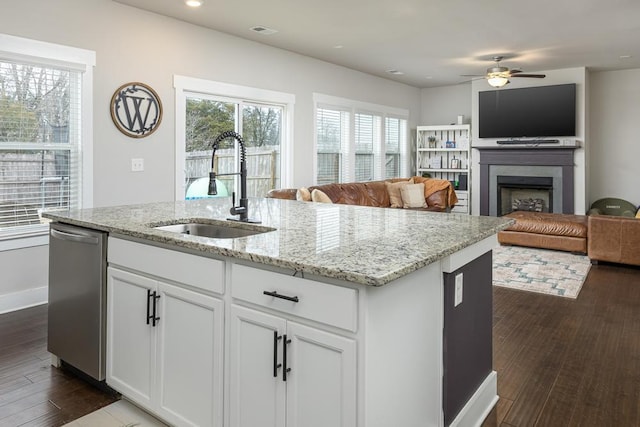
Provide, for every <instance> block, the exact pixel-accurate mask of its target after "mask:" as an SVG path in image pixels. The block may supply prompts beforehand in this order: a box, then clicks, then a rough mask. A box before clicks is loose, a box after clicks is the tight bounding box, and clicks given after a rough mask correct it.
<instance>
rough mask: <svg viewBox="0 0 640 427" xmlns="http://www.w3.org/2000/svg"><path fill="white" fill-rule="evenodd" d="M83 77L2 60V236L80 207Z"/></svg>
mask: <svg viewBox="0 0 640 427" xmlns="http://www.w3.org/2000/svg"><path fill="white" fill-rule="evenodd" d="M81 78H82V76H81V72H80V71H77V70H71V69H64V68H57V67H53V66H50V65H44V64H34V63H31V62H29V63H28V62H21V61H15V60H2V59H0V237H1V236H2V235H16V234H18V235H19V234H23V233H28V232H29V231H30V230H31V229H32V228H34V227H37V226H38V225H39V224H40V223H41V221H40V218H39V214H40V213H41V212H42V211H44V210H52V209H53V210H56V209H60V210H63V209H64V210H66V209H69V208H77V207H79V206H80V194H81V192H80V188H81V182H80V159H79V152H80V150H79V148H80V135H81V132H80V129H81V119H80V117H81V86H82V84H81V83H82V81H81Z"/></svg>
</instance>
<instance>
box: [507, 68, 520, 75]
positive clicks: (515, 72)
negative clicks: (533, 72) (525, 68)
mask: <svg viewBox="0 0 640 427" xmlns="http://www.w3.org/2000/svg"><path fill="white" fill-rule="evenodd" d="M521 72H522V70H518V69H517V68H516V69H514V70H511V71H509V73H511V74H518V73H521Z"/></svg>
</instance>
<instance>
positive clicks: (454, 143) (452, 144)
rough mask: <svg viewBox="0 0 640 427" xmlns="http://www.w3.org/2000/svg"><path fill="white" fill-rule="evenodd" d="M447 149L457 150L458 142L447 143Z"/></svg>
mask: <svg viewBox="0 0 640 427" xmlns="http://www.w3.org/2000/svg"><path fill="white" fill-rule="evenodd" d="M445 147H446V148H456V142H455V141H447V142H446V143H445Z"/></svg>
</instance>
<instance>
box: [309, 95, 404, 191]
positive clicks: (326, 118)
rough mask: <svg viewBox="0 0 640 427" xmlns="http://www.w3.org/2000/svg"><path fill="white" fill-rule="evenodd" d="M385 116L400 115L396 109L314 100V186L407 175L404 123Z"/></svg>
mask: <svg viewBox="0 0 640 427" xmlns="http://www.w3.org/2000/svg"><path fill="white" fill-rule="evenodd" d="M318 99H322V100H323V101H318ZM325 99H326V101H324V100H325ZM325 102H327V104H325ZM334 102H335V105H334ZM329 103H330V104H329ZM365 109H366V110H371V112H366V111H363V110H365ZM387 110H389V111H394V114H404V111H402V110H398V109H391V108H388V107H384V106H377V105H373V104H364V103H360V102H356V101H350V100H348V99H342V98H334V97H329V96H325V95H318V94H316V162H317V163H316V183H317V184H318V185H321V184H328V183H334V182H352V181H372V180H381V179H386V178H393V177H399V176H407V175H408V173H409V165H408V158H407V154H406V146H407V129H406V127H407V121H406V119H404V118H401V117H391V116H390V115H387V113H386V111H387ZM407 114H408V113H407Z"/></svg>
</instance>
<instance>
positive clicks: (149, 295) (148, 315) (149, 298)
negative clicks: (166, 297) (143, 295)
mask: <svg viewBox="0 0 640 427" xmlns="http://www.w3.org/2000/svg"><path fill="white" fill-rule="evenodd" d="M150 306H151V289H147V325H148V324H149V320H151V318H152V317H153V316H152V315H150V314H149V308H150Z"/></svg>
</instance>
